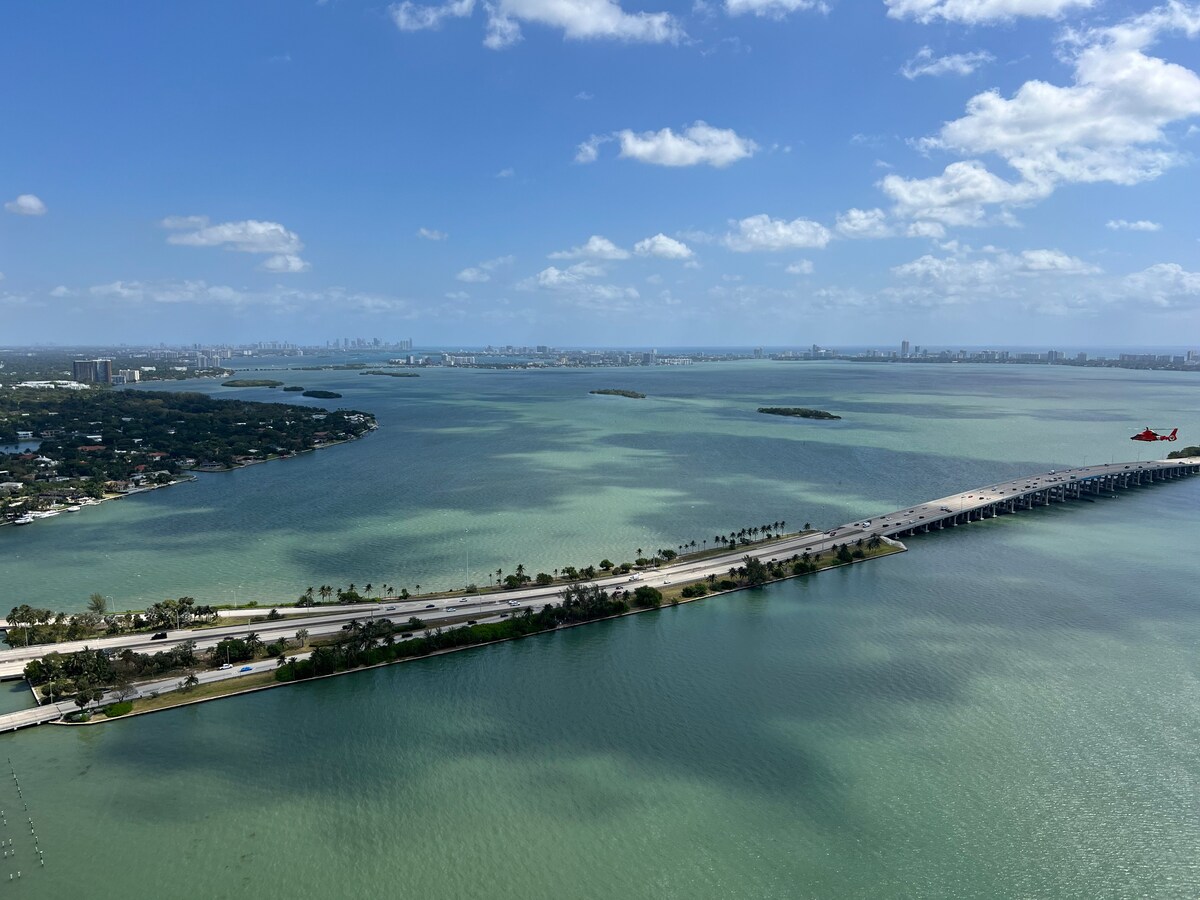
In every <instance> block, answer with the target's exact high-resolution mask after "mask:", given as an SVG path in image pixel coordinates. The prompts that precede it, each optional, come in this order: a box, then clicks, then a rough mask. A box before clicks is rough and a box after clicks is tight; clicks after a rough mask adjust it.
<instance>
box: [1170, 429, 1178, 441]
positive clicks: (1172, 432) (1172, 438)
mask: <svg viewBox="0 0 1200 900" xmlns="http://www.w3.org/2000/svg"><path fill="white" fill-rule="evenodd" d="M1178 431H1179V429H1178V428H1172V429H1171V433H1170V434H1168V435H1167V440H1168V441H1177V440H1179V438H1178V437H1177V436H1176V432H1178Z"/></svg>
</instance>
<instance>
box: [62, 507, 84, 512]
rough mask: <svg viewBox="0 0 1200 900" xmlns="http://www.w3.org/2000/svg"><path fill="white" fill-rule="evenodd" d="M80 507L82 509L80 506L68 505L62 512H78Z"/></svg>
mask: <svg viewBox="0 0 1200 900" xmlns="http://www.w3.org/2000/svg"><path fill="white" fill-rule="evenodd" d="M81 509H83V507H82V506H68V507H67V508H66V509H64V510H63V512H79V511H80V510H81Z"/></svg>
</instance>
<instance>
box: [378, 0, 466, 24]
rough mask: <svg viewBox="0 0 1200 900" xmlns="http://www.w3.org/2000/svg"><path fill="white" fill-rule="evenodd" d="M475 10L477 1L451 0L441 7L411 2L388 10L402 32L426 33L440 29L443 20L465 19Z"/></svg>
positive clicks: (405, 0)
mask: <svg viewBox="0 0 1200 900" xmlns="http://www.w3.org/2000/svg"><path fill="white" fill-rule="evenodd" d="M474 10H475V0H450V2H449V3H444V4H442V5H441V6H422V5H420V4H417V3H413V2H411V0H404V2H403V3H394V4H392V6H390V7H389V8H388V12H389V13H390V14H391V16H392V21H393V22H394V23H396V27H397V28H399V29H400V30H401V31H425V30H427V29H432V28H439V27H440V26H441V24H442V20H443V19H463V18H466V17H467V16H469V15H471V13H472V12H474Z"/></svg>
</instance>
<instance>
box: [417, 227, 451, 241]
mask: <svg viewBox="0 0 1200 900" xmlns="http://www.w3.org/2000/svg"><path fill="white" fill-rule="evenodd" d="M417 237H419V238H424V239H425V240H427V241H444V240H445V239H446V238H448V237H450V235H448V234H446V232H444V231H438V230H437V229H436V228H418V229H417Z"/></svg>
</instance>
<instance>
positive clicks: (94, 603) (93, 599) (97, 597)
mask: <svg viewBox="0 0 1200 900" xmlns="http://www.w3.org/2000/svg"><path fill="white" fill-rule="evenodd" d="M87 608H88V611H89V612H93V613H95V614H96V615H98V616H102V615H104V614H105V613H106V612H108V599H107V598H106V597H105V596H104V595H103V594H92V595H91V596H90V597H88V602H87Z"/></svg>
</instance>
